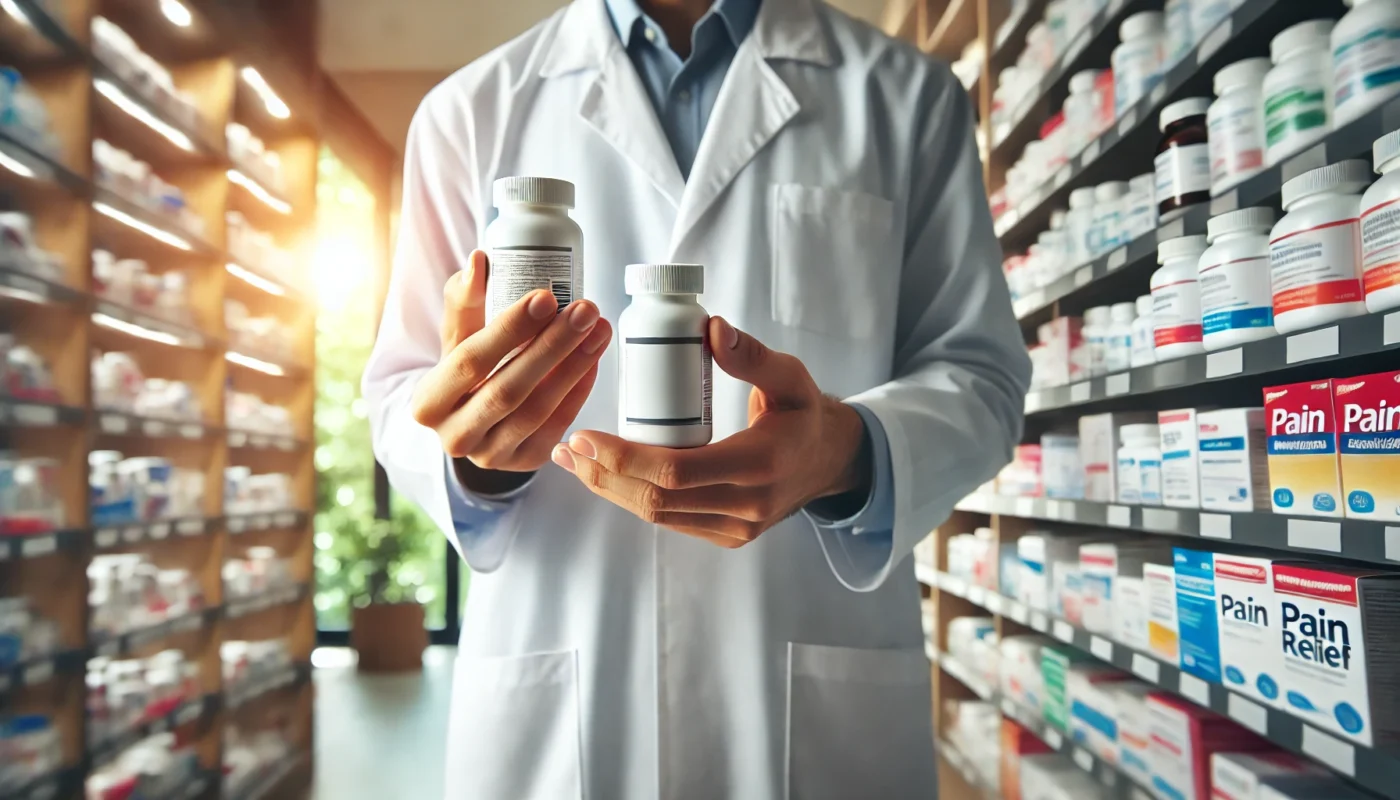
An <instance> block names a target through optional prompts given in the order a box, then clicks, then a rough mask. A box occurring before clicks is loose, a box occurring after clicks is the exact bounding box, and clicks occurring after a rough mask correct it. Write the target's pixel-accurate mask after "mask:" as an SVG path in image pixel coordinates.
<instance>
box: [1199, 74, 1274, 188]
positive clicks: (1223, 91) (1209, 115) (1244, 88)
mask: <svg viewBox="0 0 1400 800" xmlns="http://www.w3.org/2000/svg"><path fill="white" fill-rule="evenodd" d="M1269 69H1270V62H1269V59H1267V58H1247V59H1245V60H1244V61H1236V62H1235V63H1233V64H1231V65H1230V66H1228V67H1224V68H1223V69H1221V70H1220V71H1219V72H1217V73H1215V98H1216V99H1215V102H1214V103H1211V104H1210V109H1209V110H1207V111H1206V127H1207V128H1208V129H1209V130H1210V194H1211V196H1212V197H1215V196H1217V195H1221V194H1224V193H1225V192H1226V191H1228V190H1230V189H1231V188H1233V187H1234V186H1236V185H1237V184H1239V182H1240V181H1243V180H1244V179H1246V178H1249V177H1251V176H1253V175H1255V174H1258V173H1259V172H1260V171H1261V170H1263V169H1264V118H1263V114H1262V113H1261V111H1260V108H1261V106H1260V96H1261V94H1262V91H1263V87H1264V76H1265V75H1267V74H1269Z"/></svg>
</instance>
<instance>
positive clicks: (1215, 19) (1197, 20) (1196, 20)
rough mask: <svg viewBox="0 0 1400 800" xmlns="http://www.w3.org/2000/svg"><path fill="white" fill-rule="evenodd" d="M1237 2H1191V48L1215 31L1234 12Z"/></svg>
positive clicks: (1217, 0) (1219, 0)
mask: <svg viewBox="0 0 1400 800" xmlns="http://www.w3.org/2000/svg"><path fill="white" fill-rule="evenodd" d="M1238 3H1239V0H1191V38H1192V39H1193V40H1194V41H1193V46H1194V45H1195V44H1200V43H1201V40H1203V39H1205V38H1206V37H1207V36H1209V35H1210V32H1211V31H1213V30H1215V26H1217V25H1219V24H1220V23H1222V22H1224V21H1225V18H1226V17H1228V16H1230V12H1231V11H1234V10H1235V6H1236V5H1237V4H1238Z"/></svg>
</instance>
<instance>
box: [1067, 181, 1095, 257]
mask: <svg viewBox="0 0 1400 800" xmlns="http://www.w3.org/2000/svg"><path fill="white" fill-rule="evenodd" d="M1093 225H1094V187H1092V186H1085V187H1082V188H1079V189H1075V190H1074V191H1072V192H1070V193H1069V213H1068V214H1066V215H1065V228H1066V229H1067V230H1068V231H1069V254H1070V256H1069V267H1070V269H1073V268H1075V267H1077V266H1079V265H1080V264H1083V263H1084V262H1086V261H1088V260H1089V259H1091V258H1093V255H1091V254H1090V253H1089V229H1090V228H1092V227H1093Z"/></svg>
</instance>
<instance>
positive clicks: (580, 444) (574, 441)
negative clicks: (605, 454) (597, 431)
mask: <svg viewBox="0 0 1400 800" xmlns="http://www.w3.org/2000/svg"><path fill="white" fill-rule="evenodd" d="M569 448H570V449H571V450H573V451H574V452H575V453H578V454H579V455H581V456H583V457H584V458H586V459H589V460H590V461H591V460H593V459H595V458H597V457H598V451H597V450H594V449H593V443H592V442H590V441H588V440H587V439H585V438H583V437H582V436H579V435H578V434H574V435H573V436H570V437H569Z"/></svg>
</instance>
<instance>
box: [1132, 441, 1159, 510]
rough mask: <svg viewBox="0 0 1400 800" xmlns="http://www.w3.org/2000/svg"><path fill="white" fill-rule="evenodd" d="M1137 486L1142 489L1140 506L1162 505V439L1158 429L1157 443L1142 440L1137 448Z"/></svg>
mask: <svg viewBox="0 0 1400 800" xmlns="http://www.w3.org/2000/svg"><path fill="white" fill-rule="evenodd" d="M1137 467H1138V478H1139V480H1140V483H1139V486H1140V488H1141V489H1142V504H1143V505H1145V506H1160V505H1161V504H1162V438H1161V434H1160V429H1159V432H1158V437H1157V441H1155V442H1148V441H1146V440H1143V442H1142V443H1141V445H1140V446H1139V447H1138V448H1137Z"/></svg>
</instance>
